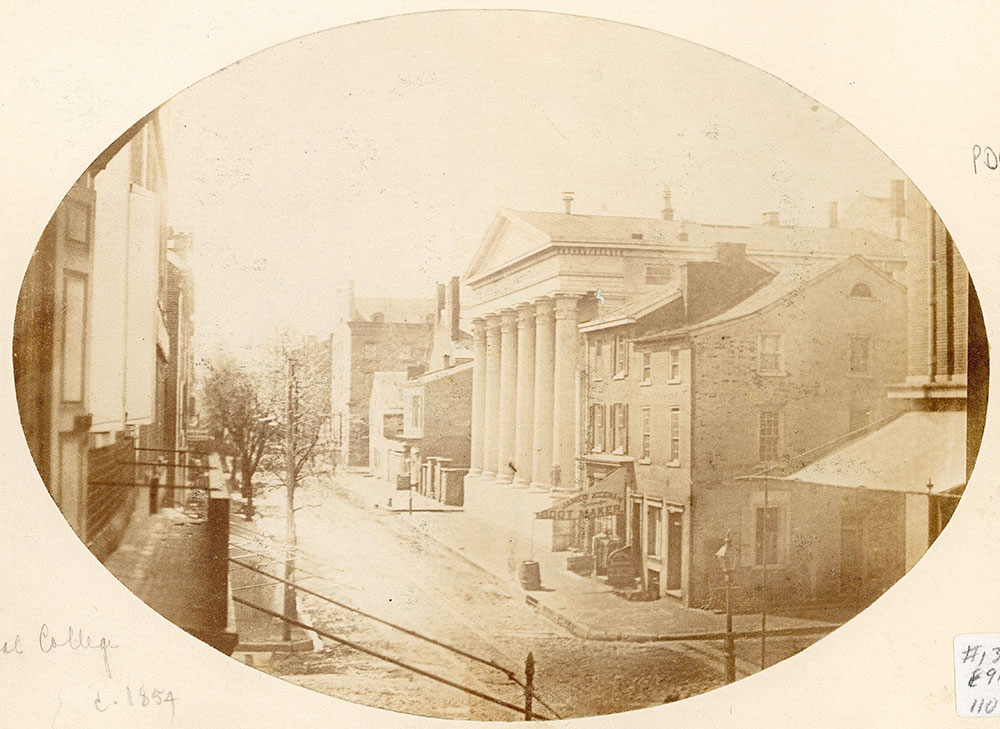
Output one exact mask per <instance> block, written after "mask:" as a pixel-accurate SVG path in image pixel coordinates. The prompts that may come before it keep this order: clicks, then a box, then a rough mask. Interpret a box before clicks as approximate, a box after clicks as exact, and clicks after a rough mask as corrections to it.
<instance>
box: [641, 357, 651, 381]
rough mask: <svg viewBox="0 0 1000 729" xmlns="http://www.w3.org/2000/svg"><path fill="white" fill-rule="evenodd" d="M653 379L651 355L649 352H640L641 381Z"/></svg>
mask: <svg viewBox="0 0 1000 729" xmlns="http://www.w3.org/2000/svg"><path fill="white" fill-rule="evenodd" d="M652 379H653V355H652V353H650V352H643V353H642V381H643V382H649V381H651V380H652Z"/></svg>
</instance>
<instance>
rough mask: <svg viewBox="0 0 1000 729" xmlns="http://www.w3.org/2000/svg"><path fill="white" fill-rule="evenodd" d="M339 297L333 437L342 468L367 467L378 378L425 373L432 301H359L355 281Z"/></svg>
mask: <svg viewBox="0 0 1000 729" xmlns="http://www.w3.org/2000/svg"><path fill="white" fill-rule="evenodd" d="M340 294H341V295H340V312H339V314H338V321H337V324H336V327H335V329H334V331H333V333H332V334H331V338H330V361H331V375H330V393H331V438H332V442H333V443H334V447H335V448H336V449H337V451H338V454H337V460H338V462H339V463H341V464H343V465H346V466H348V467H365V466H368V465H369V457H370V453H369V447H368V445H369V443H368V440H369V414H370V413H369V407H368V406H369V398H370V396H371V391H372V383H373V381H374V377H375V373H376V372H398V371H404V372H405V371H410V372H415V371H416V370H420V371H423V370H425V369H426V367H427V361H428V356H429V355H430V350H431V345H432V331H433V326H434V320H435V314H434V300H433V299H399V298H363V297H356V296H355V295H354V284H353V282H351V283H350V285H349V286H348V288H347V289H346V290H345V291H342V292H340Z"/></svg>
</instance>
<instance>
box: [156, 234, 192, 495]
mask: <svg viewBox="0 0 1000 729" xmlns="http://www.w3.org/2000/svg"><path fill="white" fill-rule="evenodd" d="M193 246H194V241H193V238H192V236H191V235H189V234H186V233H174V234H173V235H172V236H171V237H170V238H169V239H168V241H167V285H166V300H165V302H164V319H165V324H166V327H167V334H168V336H169V337H170V342H171V347H170V352H169V354H168V356H167V367H166V393H165V395H164V399H163V417H164V423H163V425H164V437H163V440H164V443H166V444H167V449H168V450H174V451H175V453H173V454H171V456H172V458H171V461H172V463H173V464H174V465H175V466H179V465H182V464H183V463H184V462H185V458H184V451H186V450H187V449H188V446H189V445H191V444H189V442H188V441H189V439H188V433H189V429H191V430H194V429H195V428H196V426H197V423H198V413H197V410H196V409H195V399H194V393H193V391H192V390H193V384H194V378H195V374H194V349H193V347H192V337H193V336H194V321H193V316H194V279H193V276H192V274H191V267H190V261H189V256H190V255H191V250H192V248H193ZM166 475H167V485H168V486H169V487H170V488H176V487H178V486H181V487H182V486H184V483H185V481H186V479H187V477H188V475H189V474H188V473H186V472H185V469H183V468H170V469H168V471H167V474H166ZM184 496H185V494H184V493H183V492H176V493H175V503H178V504H179V503H181V501H182V499H183V498H184Z"/></svg>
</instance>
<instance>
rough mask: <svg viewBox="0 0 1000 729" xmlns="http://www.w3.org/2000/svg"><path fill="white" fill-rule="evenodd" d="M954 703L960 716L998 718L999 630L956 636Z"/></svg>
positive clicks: (999, 713) (999, 684)
mask: <svg viewBox="0 0 1000 729" xmlns="http://www.w3.org/2000/svg"><path fill="white" fill-rule="evenodd" d="M955 702H956V708H957V709H958V715H959V716H966V717H989V716H993V717H997V718H1000V633H979V634H973V635H960V636H958V637H957V638H955Z"/></svg>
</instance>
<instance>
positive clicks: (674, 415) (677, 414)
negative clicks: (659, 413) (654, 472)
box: [670, 408, 681, 463]
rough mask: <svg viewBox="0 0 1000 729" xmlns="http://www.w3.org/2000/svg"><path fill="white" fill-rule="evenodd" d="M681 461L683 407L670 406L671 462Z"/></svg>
mask: <svg viewBox="0 0 1000 729" xmlns="http://www.w3.org/2000/svg"><path fill="white" fill-rule="evenodd" d="M680 461H681V409H680V408H670V462H671V463H680Z"/></svg>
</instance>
